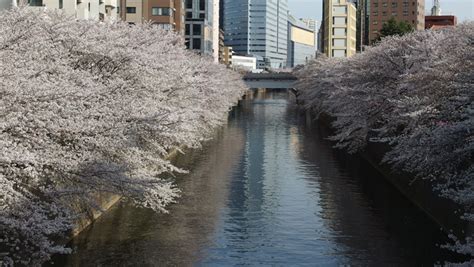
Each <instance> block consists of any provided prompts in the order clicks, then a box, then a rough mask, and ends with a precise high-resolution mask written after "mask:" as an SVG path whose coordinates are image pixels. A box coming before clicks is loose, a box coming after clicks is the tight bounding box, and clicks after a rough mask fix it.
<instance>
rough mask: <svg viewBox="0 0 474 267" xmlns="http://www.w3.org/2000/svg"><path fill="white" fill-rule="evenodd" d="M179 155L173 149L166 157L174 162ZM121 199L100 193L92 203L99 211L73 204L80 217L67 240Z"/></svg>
mask: <svg viewBox="0 0 474 267" xmlns="http://www.w3.org/2000/svg"><path fill="white" fill-rule="evenodd" d="M178 155H179V149H178V148H176V149H173V150H172V151H171V152H170V153H169V154H168V156H167V157H166V159H167V160H171V161H174V160H175V159H176V157H177V156H178ZM121 199H122V196H120V195H117V194H111V193H100V194H97V195H96V196H95V199H94V201H96V203H98V204H99V207H100V209H90V208H87V207H85V206H84V205H83V203H80V202H78V203H74V204H73V209H74V210H76V211H77V212H78V213H79V214H81V216H79V218H78V219H77V220H76V222H75V223H74V228H73V229H72V230H71V234H70V235H69V239H68V240H67V241H69V240H71V239H72V238H74V237H75V236H77V235H79V234H80V233H81V232H82V231H84V230H85V229H86V228H87V227H88V226H89V225H91V224H92V223H93V222H94V221H95V220H97V219H98V218H99V217H100V216H101V215H102V214H104V213H105V212H107V210H109V209H110V208H112V207H113V206H114V205H115V204H116V203H118V202H119V201H120V200H121Z"/></svg>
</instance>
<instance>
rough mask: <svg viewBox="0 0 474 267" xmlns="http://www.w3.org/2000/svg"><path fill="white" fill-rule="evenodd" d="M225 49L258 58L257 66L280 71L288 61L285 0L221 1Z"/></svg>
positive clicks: (286, 1) (286, 7)
mask: <svg viewBox="0 0 474 267" xmlns="http://www.w3.org/2000/svg"><path fill="white" fill-rule="evenodd" d="M221 1H223V9H224V10H223V12H222V13H223V16H224V18H223V27H224V40H225V44H226V46H231V47H232V49H233V50H234V53H235V54H240V55H251V56H254V57H256V58H257V67H258V68H260V69H262V68H267V67H271V68H281V67H284V66H285V65H286V60H287V34H288V32H287V26H288V25H287V24H288V0H221Z"/></svg>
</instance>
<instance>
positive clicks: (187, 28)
mask: <svg viewBox="0 0 474 267" xmlns="http://www.w3.org/2000/svg"><path fill="white" fill-rule="evenodd" d="M184 34H185V35H191V24H186V25H185V26H184Z"/></svg>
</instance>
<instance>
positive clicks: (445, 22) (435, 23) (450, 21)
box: [425, 16, 458, 30]
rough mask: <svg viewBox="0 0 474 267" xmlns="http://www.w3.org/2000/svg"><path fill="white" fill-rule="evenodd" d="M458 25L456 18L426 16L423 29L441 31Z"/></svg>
mask: <svg viewBox="0 0 474 267" xmlns="http://www.w3.org/2000/svg"><path fill="white" fill-rule="evenodd" d="M457 23H458V21H457V18H456V16H426V17H425V28H426V29H432V30H436V29H441V28H446V27H451V26H456V25H457Z"/></svg>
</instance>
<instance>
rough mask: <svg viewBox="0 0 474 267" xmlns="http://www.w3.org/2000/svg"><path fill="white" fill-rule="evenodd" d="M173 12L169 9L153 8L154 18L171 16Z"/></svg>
mask: <svg viewBox="0 0 474 267" xmlns="http://www.w3.org/2000/svg"><path fill="white" fill-rule="evenodd" d="M172 14H173V10H172V9H171V8H169V7H152V8H151V15H153V16H171V15H172Z"/></svg>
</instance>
